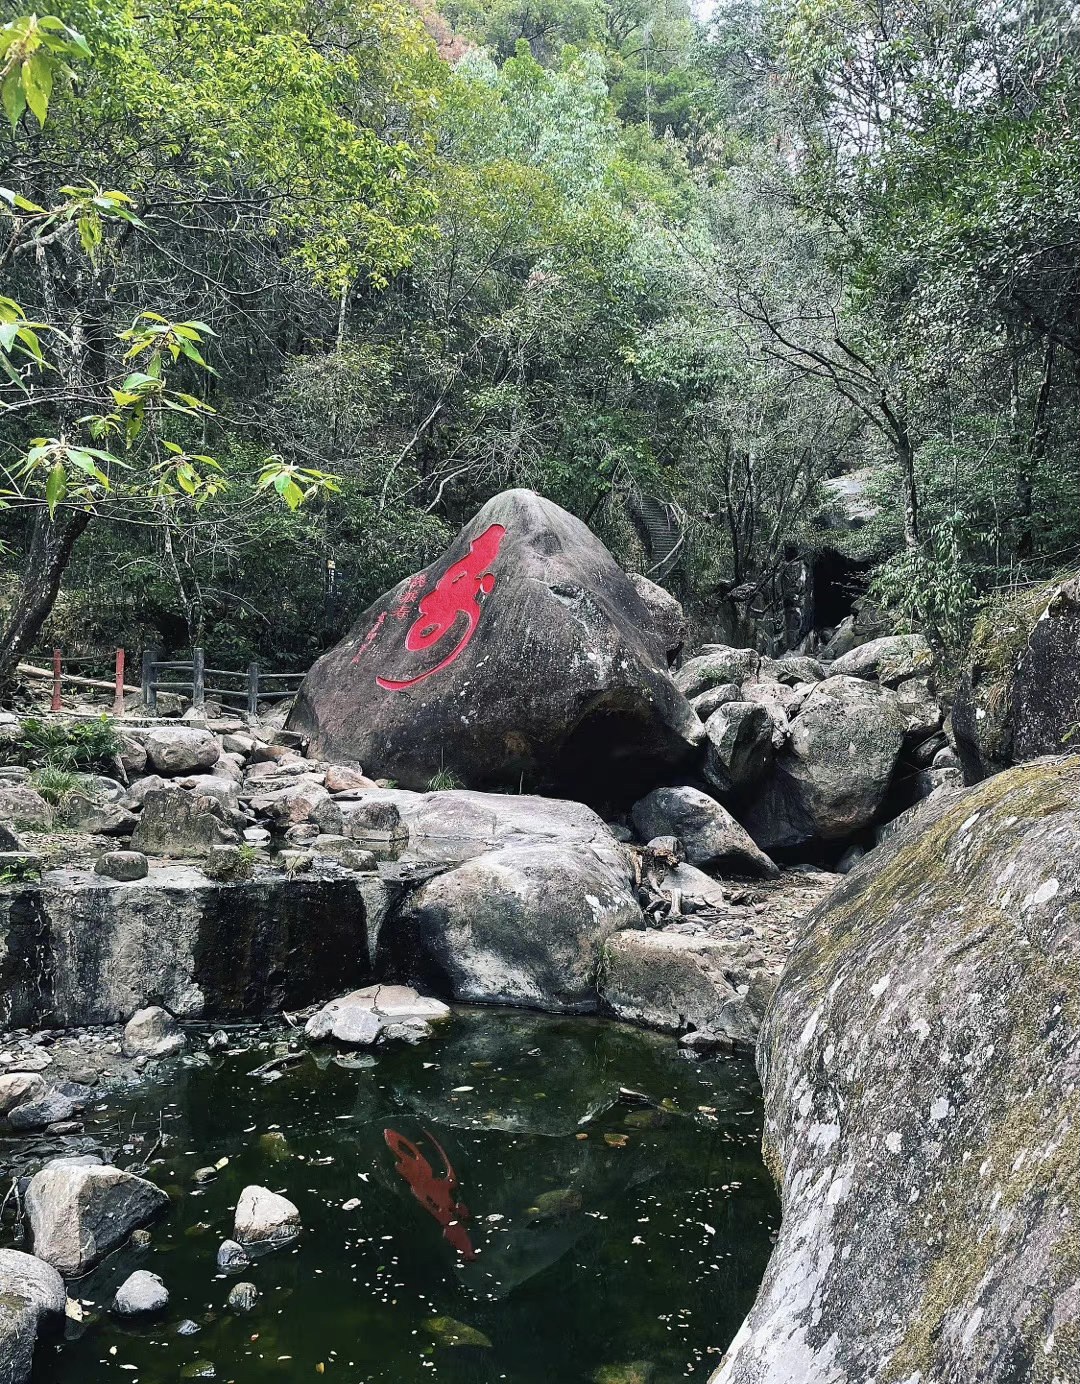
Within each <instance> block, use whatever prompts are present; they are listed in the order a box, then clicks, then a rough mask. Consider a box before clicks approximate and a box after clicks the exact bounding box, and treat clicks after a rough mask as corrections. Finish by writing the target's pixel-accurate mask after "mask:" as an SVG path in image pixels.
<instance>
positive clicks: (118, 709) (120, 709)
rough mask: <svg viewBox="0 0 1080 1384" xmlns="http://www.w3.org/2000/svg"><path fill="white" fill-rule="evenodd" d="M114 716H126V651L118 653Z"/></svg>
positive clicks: (119, 650)
mask: <svg viewBox="0 0 1080 1384" xmlns="http://www.w3.org/2000/svg"><path fill="white" fill-rule="evenodd" d="M112 709H113V715H114V716H122V715H123V714H124V651H123V649H117V651H116V691H115V692H114V693H113V707H112Z"/></svg>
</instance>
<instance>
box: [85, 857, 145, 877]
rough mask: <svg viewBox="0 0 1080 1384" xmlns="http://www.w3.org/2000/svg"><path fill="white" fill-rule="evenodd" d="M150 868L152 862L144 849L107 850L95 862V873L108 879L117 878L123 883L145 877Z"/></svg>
mask: <svg viewBox="0 0 1080 1384" xmlns="http://www.w3.org/2000/svg"><path fill="white" fill-rule="evenodd" d="M149 870H150V863H149V861H148V860H147V859H146V856H145V855H143V853H142V851H106V852H105V854H104V855H101V856H98V858H97V860H96V861H95V862H94V873H95V874H97V875H105V876H106V878H108V879H117V880H120V881H121V882H122V883H130V882H131V881H132V880H135V879H145V878H146V876H147V874H148V873H149Z"/></svg>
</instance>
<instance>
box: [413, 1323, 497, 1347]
mask: <svg viewBox="0 0 1080 1384" xmlns="http://www.w3.org/2000/svg"><path fill="white" fill-rule="evenodd" d="M424 1330H425V1331H427V1332H430V1334H431V1335H432V1336H434V1337H435V1341H436V1344H437V1345H440V1346H474V1347H477V1348H479V1349H481V1350H490V1349H491V1339H490V1337H488V1336H485V1335H484V1333H483V1332H482V1331H481V1330H480V1329H479V1328H478V1327H475V1326H469V1325H468V1323H466V1322H459V1321H457V1320H455V1318H454V1317H432V1318H431V1319H430V1320H429V1321H426V1322H425V1323H424Z"/></svg>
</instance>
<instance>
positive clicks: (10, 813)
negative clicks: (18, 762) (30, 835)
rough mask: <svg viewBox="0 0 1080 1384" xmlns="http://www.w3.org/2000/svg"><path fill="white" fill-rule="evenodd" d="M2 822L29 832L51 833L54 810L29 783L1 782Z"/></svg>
mask: <svg viewBox="0 0 1080 1384" xmlns="http://www.w3.org/2000/svg"><path fill="white" fill-rule="evenodd" d="M0 822H9V823H11V825H13V826H14V827H16V828H18V827H23V828H25V829H26V830H27V831H49V830H50V829H51V828H52V824H53V810H52V808H51V807H50V806H49V804H48V803H47V802H46V801H45V799H44V798H43V797H42V796H41V794H40V793H39V792H38V791H37V789H36V788H31V787H30V785H29V784H28V783H10V782H5V781H0Z"/></svg>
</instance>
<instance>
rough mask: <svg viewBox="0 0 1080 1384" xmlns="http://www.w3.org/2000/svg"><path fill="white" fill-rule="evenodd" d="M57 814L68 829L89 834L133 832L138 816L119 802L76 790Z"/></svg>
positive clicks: (102, 834)
mask: <svg viewBox="0 0 1080 1384" xmlns="http://www.w3.org/2000/svg"><path fill="white" fill-rule="evenodd" d="M58 816H59V818H60V824H61V826H62V827H63V828H64V829H65V830H66V831H81V832H85V833H86V834H87V835H88V836H130V835H131V833H132V832H133V831H134V830H135V824H136V822H137V821H138V818H137V817H136V816H135V814H134V813H133V812H129V811H128V810H127V808H126V807H123V806H122V805H121V804H120V803H117V802H98V801H97V800H96V799H95V798H93V797H91V796H90V795H89V794H88V793H80V792H77V791H76V792H74V793H70V794H68V796H67V797H66V798H65V799H64V802H63V806H62V807H61V808H60V810H59V813H58Z"/></svg>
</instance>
